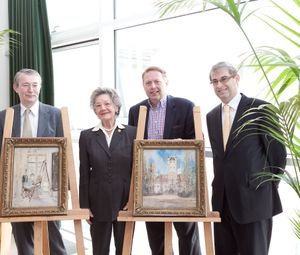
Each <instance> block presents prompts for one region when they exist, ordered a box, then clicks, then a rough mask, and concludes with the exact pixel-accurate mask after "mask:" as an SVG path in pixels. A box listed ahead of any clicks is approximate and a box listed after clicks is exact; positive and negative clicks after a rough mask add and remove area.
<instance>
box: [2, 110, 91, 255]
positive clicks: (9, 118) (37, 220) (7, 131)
mask: <svg viewBox="0 0 300 255" xmlns="http://www.w3.org/2000/svg"><path fill="white" fill-rule="evenodd" d="M61 116H62V124H63V130H64V136H65V137H66V138H67V170H68V176H69V183H70V194H71V202H72V209H69V210H68V211H67V214H66V215H53V216H20V217H0V226H1V239H0V255H7V254H8V252H9V247H10V240H11V226H10V223H11V222H34V255H41V254H43V255H49V254H50V251H49V237H48V224H47V222H48V221H55V220H73V221H74V229H75V236H76V248H77V254H78V255H84V254H85V250H84V242H83V233H82V225H81V220H83V219H88V218H89V212H88V209H80V207H79V199H78V191H77V184H76V174H75V164H74V158H73V149H72V139H71V132H70V124H69V116H68V110H67V108H66V107H63V108H62V109H61ZM13 117H14V110H13V109H12V108H8V109H6V117H5V127H4V132H3V140H4V137H11V134H12V126H13ZM3 155H4V152H3V150H2V153H1V162H3V161H2V159H3ZM2 167H3V164H0V176H2V173H3V169H2Z"/></svg>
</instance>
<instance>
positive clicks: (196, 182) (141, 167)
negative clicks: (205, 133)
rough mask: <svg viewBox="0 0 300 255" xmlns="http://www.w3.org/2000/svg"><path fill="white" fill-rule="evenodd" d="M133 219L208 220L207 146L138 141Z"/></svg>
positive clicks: (202, 143)
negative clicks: (171, 217)
mask: <svg viewBox="0 0 300 255" xmlns="http://www.w3.org/2000/svg"><path fill="white" fill-rule="evenodd" d="M134 159H135V171H134V173H135V182H134V184H135V188H134V191H135V195H134V198H135V201H134V215H135V216H139V215H140V216H145V215H152V216H155V215H159V216H172V215H174V216H205V215H206V204H205V182H204V178H205V167H204V142H203V141H200V140H136V141H135V154H134Z"/></svg>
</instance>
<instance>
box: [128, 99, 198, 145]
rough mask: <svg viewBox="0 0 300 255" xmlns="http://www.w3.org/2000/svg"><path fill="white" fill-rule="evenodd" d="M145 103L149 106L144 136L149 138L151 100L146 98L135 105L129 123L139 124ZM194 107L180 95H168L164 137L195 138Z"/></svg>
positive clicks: (130, 113)
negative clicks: (140, 111) (142, 106)
mask: <svg viewBox="0 0 300 255" xmlns="http://www.w3.org/2000/svg"><path fill="white" fill-rule="evenodd" d="M141 105H144V106H146V107H147V109H148V111H147V117H146V128H145V135H144V138H145V139H147V138H148V134H147V126H148V117H149V107H150V106H149V102H148V100H144V101H142V102H140V103H138V104H136V105H134V106H132V107H131V108H130V110H129V116H128V124H129V125H132V126H137V123H138V118H139V116H138V115H139V109H140V106H141ZM193 107H194V104H193V103H192V102H191V101H189V100H187V99H185V98H179V97H173V96H168V97H167V109H166V119H165V128H164V135H163V138H164V139H176V138H181V139H194V138H195V130H194V117H193Z"/></svg>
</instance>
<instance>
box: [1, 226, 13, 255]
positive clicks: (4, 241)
mask: <svg viewBox="0 0 300 255" xmlns="http://www.w3.org/2000/svg"><path fill="white" fill-rule="evenodd" d="M0 226H1V243H0V255H7V254H8V252H9V250H10V244H11V224H10V223H0Z"/></svg>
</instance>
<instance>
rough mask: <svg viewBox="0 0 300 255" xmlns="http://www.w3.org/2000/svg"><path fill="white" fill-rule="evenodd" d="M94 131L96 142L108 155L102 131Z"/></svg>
mask: <svg viewBox="0 0 300 255" xmlns="http://www.w3.org/2000/svg"><path fill="white" fill-rule="evenodd" d="M93 133H95V136H96V141H97V143H98V144H99V145H100V146H101V147H102V148H103V150H104V151H105V152H106V153H107V154H108V155H109V156H110V154H111V153H110V151H109V148H108V145H107V142H106V138H105V135H104V133H103V132H102V131H101V130H98V131H97V132H93Z"/></svg>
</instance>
